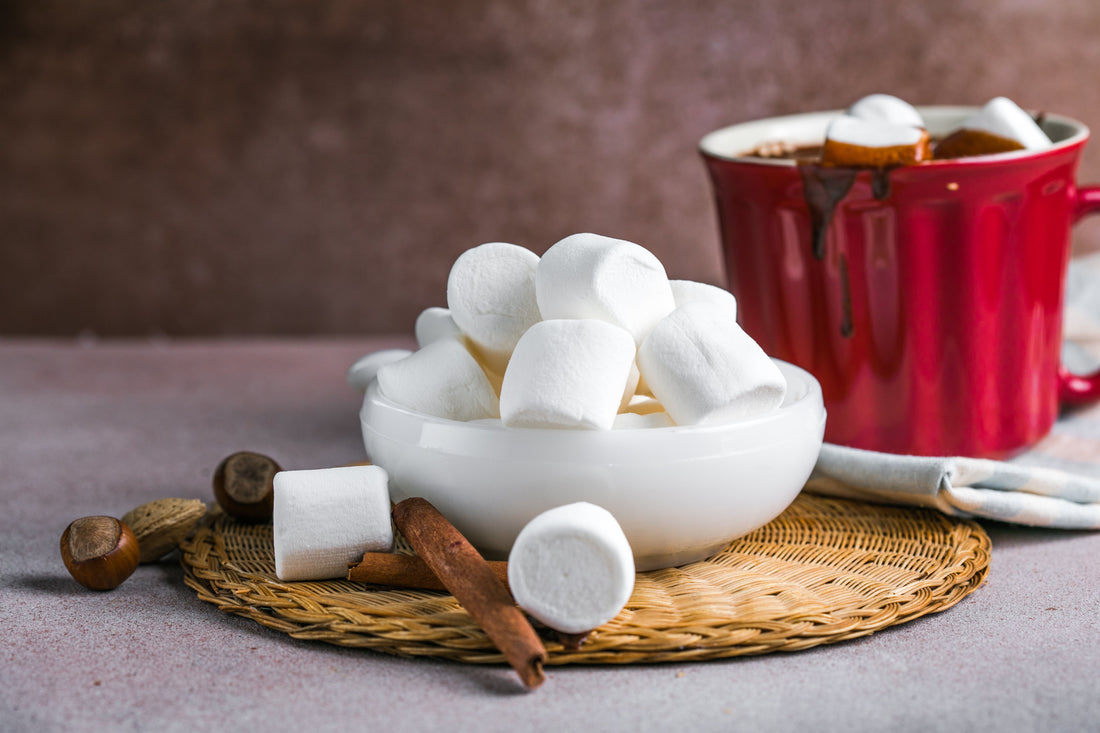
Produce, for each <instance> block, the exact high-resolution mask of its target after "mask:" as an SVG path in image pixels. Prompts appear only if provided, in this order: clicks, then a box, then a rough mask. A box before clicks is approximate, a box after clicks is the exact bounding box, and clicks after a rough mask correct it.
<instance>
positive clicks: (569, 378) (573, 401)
mask: <svg viewBox="0 0 1100 733" xmlns="http://www.w3.org/2000/svg"><path fill="white" fill-rule="evenodd" d="M635 352H636V349H635V346H634V339H633V337H632V336H631V335H630V334H629V333H628V332H627V331H625V330H624V329H622V328H620V327H618V326H614V325H612V324H610V323H607V322H606V321H601V320H596V319H591V318H587V319H551V320H547V321H539V322H538V323H536V324H535V325H534V326H531V328H529V329H528V330H527V332H526V333H524V334H523V337H522V338H520V340H519V343H517V344H516V348H515V350H514V351H513V352H512V359H511V361H509V362H508V369H507V371H505V372H504V381H503V383H502V385H501V388H500V419H501V421H502V422H503V423H504V425H505V427H510V428H511V427H524V428H582V429H584V428H587V429H599V430H609V429H611V426H612V424H613V423H614V420H615V414H616V413H617V412H618V411H619V408H620V406H621V405H622V404H623V402H624V397H623V395H624V393H625V392H626V390H627V386H628V383H629V381H630V380H631V377H632V368H633V366H634V356H635Z"/></svg>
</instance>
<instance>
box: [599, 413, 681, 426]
mask: <svg viewBox="0 0 1100 733" xmlns="http://www.w3.org/2000/svg"><path fill="white" fill-rule="evenodd" d="M675 424H676V423H674V422H672V418H671V417H669V416H668V413H667V412H664V411H663V410H662V411H659V412H647V413H640V412H620V413H619V414H618V415H616V416H615V421H614V422H613V423H612V424H611V429H612V430H641V429H644V428H671V427H672V426H673V425H675Z"/></svg>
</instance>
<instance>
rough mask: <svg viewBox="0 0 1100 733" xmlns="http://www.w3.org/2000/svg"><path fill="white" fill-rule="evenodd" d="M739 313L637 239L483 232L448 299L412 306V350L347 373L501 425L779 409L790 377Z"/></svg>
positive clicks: (686, 417)
mask: <svg viewBox="0 0 1100 733" xmlns="http://www.w3.org/2000/svg"><path fill="white" fill-rule="evenodd" d="M736 318H737V303H736V301H735V300H734V297H733V296H732V295H731V294H730V293H729V292H728V291H726V290H723V289H721V288H718V287H715V286H712V285H707V284H704V283H698V282H692V281H688V280H669V278H668V276H667V274H666V273H665V269H664V267H663V266H662V265H661V262H660V261H659V260H658V259H657V257H656V256H654V255H653V253H651V252H650V251H649V250H647V249H645V248H644V247H641V246H639V245H637V244H634V243H633V242H628V241H625V240H621V239H613V238H611V237H605V236H600V235H598V234H574V235H572V236H569V237H566V238H565V239H562V240H561V241H559V242H557V243H556V244H554V245H553V246H551V247H550V248H549V249H548V250H547V251H546V253H545V254H543V256H542V257H541V258H540V257H539V256H538V255H536V254H535V253H534V252H531V251H530V250H528V249H525V248H523V247H520V246H518V245H515V244H508V243H504V242H490V243H488V244H482V245H480V246H477V247H474V248H472V249H469V250H467V251H466V252H464V253H463V254H461V255H460V256H459V257H458V259H457V260H455V262H454V265H453V266H452V268H451V271H450V275H449V277H448V280H447V307H446V308H428V309H427V310H425V311H424V312H423V313H421V314H420V316H419V317H418V318H417V322H416V338H417V343H418V345H419V349H418V350H416V351H415V352H413V351H408V350H403V349H393V350H387V351H383V352H376V353H374V354H369V355H367V356H366V357H364V358H363V359H360V360H359V361H358V362H356V363H355V364H354V365H352V367H351V369H350V370H349V372H348V381H349V383H350V384H352V385H353V386H356V387H358V388H361V389H365V388H366V386H367V384H369V382H370V381H371V380H372V379H375V378H376V379H377V382H378V389H379V391H380V392H381V394H382V395H383V396H385V397H386V398H388V399H389V400H391V401H393V402H395V403H397V404H399V405H401V406H403V407H406V408H407V409H410V410H412V411H414V412H419V413H423V414H426V415H432V416H435V417H441V418H447V419H451V420H461V421H474V420H488V421H496V420H499V421H500V423H502V424H503V425H504V427H507V428H561V429H588V430H608V429H613V428H614V429H618V428H645V427H667V426H672V425H710V424H717V423H724V422H730V421H734V420H739V419H743V418H746V417H750V416H753V415H757V414H760V413H764V412H767V411H769V410H772V409H774V408H776V407H778V406H779V405H780V404H781V403H782V401H783V397H784V395H785V393H786V389H787V384H786V380H785V378H784V377H783V374H782V373H781V372H780V370H779V368H778V367H777V366H776V365H775V363H774V362H772V360H771V359H770V358H768V356H767V355H766V354H765V353H764V351H763V349H761V348H760V346H759V345H758V344H757V343H756V342H755V341H753V339H752V338H751V337H749V336H748V334H746V333H745V332H744V331H743V330H742V329H741V327H740V326H738V324H737V322H736Z"/></svg>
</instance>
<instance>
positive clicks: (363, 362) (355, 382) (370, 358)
mask: <svg viewBox="0 0 1100 733" xmlns="http://www.w3.org/2000/svg"><path fill="white" fill-rule="evenodd" d="M411 354H412V352H411V351H409V350H408V349H382V350H381V351H374V352H371V353H370V354H367V355H366V356H362V357H360V358H359V359H358V360H356V362H355V363H354V364H352V365H351V366H350V367H348V375H347V380H348V385H349V386H351V387H352V388H353V389H357V390H359V391H360V392H365V391H366V389H367V385H368V384H370V383H371V380H372V379H374V377H375V375H377V374H378V370H379V369H381V368H382V367H384V366H386V365H387V364H392V363H393V362H395V361H400V360H401V359H404V358H405V357H406V356H409V355H411Z"/></svg>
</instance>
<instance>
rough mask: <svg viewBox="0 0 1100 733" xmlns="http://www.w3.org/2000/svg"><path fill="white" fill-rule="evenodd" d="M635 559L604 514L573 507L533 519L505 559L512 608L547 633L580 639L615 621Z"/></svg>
mask: <svg viewBox="0 0 1100 733" xmlns="http://www.w3.org/2000/svg"><path fill="white" fill-rule="evenodd" d="M634 576H635V570H634V556H633V553H632V552H631V549H630V543H629V542H628V541H627V539H626V535H625V534H623V530H622V527H620V526H619V523H618V522H617V521H616V520H615V518H614V517H613V516H611V513H610V512H608V511H607V510H606V509H603V508H601V507H598V506H596V505H595V504H589V503H587V502H577V503H575V504H566V505H565V506H560V507H557V508H555V509H550V510H549V511H546V512H543V513H542V514H540V515H538V516H537V517H535V518H534V519H532V520H531V521H530V522H528V523H527V525H526V526H524V528H523V529H522V530H521V531H520V533H519V536H517V537H516V541H515V543H514V544H513V545H512V550H511V552H510V553H509V555H508V585H509V586H510V588H511V590H512V596H513V597H514V598H515V599H516V604H517V605H518V606H519V607H520V608H522V609H523V610H524V611H526V612H527V613H529V614H530V615H531V616H533V617H534V618H536V619H538V620H539V621H541V622H542V623H544V624H546V625H547V626H549V627H550V628H551V629H554V630H556V631H561V632H564V633H567V634H579V633H583V632H586V631H591V630H592V629H595V628H598V627H600V626H602V625H603V624H605V623H607V622H608V621H610V620H611V619H613V618H615V616H617V615H618V614H619V611H621V610H622V609H623V607H624V606H625V605H626V603H627V601H629V600H630V594H631V593H632V592H633V590H634Z"/></svg>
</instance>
